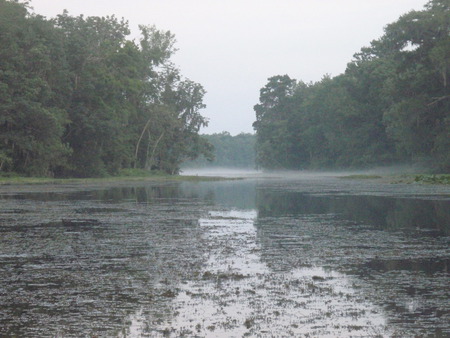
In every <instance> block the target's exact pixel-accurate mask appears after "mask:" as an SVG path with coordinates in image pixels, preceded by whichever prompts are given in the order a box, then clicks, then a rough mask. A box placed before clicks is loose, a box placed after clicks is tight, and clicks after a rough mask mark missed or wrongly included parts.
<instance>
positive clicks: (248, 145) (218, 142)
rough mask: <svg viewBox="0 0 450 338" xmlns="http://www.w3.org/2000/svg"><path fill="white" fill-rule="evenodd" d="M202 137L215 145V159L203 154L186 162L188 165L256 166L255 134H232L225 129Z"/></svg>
mask: <svg viewBox="0 0 450 338" xmlns="http://www.w3.org/2000/svg"><path fill="white" fill-rule="evenodd" d="M202 138H203V139H204V140H205V141H206V142H207V143H209V144H211V145H212V146H213V148H214V151H213V153H214V160H212V161H210V160H208V159H206V158H205V157H203V156H202V157H199V158H198V159H197V160H195V161H191V162H186V163H185V166H186V167H226V168H248V169H254V168H255V141H256V137H255V135H253V134H245V133H242V134H239V135H236V136H231V135H230V133H228V132H226V131H224V132H222V133H219V134H212V135H202Z"/></svg>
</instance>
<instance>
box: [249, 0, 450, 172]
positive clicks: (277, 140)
mask: <svg viewBox="0 0 450 338" xmlns="http://www.w3.org/2000/svg"><path fill="white" fill-rule="evenodd" d="M449 7H450V4H449V2H448V0H432V1H429V3H428V4H427V5H426V6H425V10H423V11H412V12H410V13H407V14H405V15H403V16H401V17H400V18H399V20H398V21H396V22H394V23H392V24H390V25H388V26H387V27H386V29H385V34H384V36H382V37H381V38H380V39H378V40H375V41H372V43H371V46H370V47H365V48H362V49H361V51H360V52H359V53H357V54H355V56H354V60H353V61H352V62H351V63H349V64H348V67H347V69H346V72H345V74H343V75H339V76H337V77H335V78H330V77H329V76H325V77H324V78H323V79H322V80H321V81H319V82H317V83H314V84H310V85H305V84H302V83H301V82H300V83H299V84H295V83H296V82H295V80H290V79H289V78H288V77H287V76H277V77H272V78H270V79H269V82H268V84H267V85H266V86H265V87H264V88H263V89H261V96H260V103H259V104H257V105H256V106H255V113H256V122H255V123H254V127H255V129H256V132H257V147H256V149H257V153H258V154H257V159H258V162H259V164H260V165H262V166H263V167H266V168H276V167H282V168H292V169H296V168H311V167H323V166H326V167H349V166H350V167H351V166H367V165H379V164H385V163H392V162H394V161H401V162H405V161H406V162H408V161H410V162H417V161H426V164H427V165H431V166H432V167H434V169H437V170H442V171H447V172H448V170H450V167H449V159H450V147H449V146H448V145H449V143H448V142H449V141H448V139H449V136H450V128H449V121H450V117H449V112H450V91H449V85H448V78H449V72H450V40H449V39H450V9H449ZM288 83H292V84H293V87H292V88H291V87H290V86H289V85H286V84H288Z"/></svg>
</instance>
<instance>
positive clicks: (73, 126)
mask: <svg viewBox="0 0 450 338" xmlns="http://www.w3.org/2000/svg"><path fill="white" fill-rule="evenodd" d="M140 32H141V37H140V41H139V42H135V41H133V40H129V39H127V36H128V35H129V34H130V30H129V27H128V23H127V22H126V21H124V20H123V19H122V20H118V19H117V18H116V17H114V16H111V17H84V16H82V15H81V16H77V17H73V16H70V15H69V14H68V13H67V12H66V11H65V12H64V13H62V14H61V15H58V16H57V17H56V18H54V19H46V18H44V17H42V16H40V15H35V14H32V13H30V11H29V10H28V7H27V4H26V2H24V3H20V2H18V1H6V0H0V173H9V172H15V173H18V174H22V175H34V176H103V175H106V174H115V173H117V172H119V171H120V170H121V169H123V168H145V169H148V170H160V171H164V172H168V173H171V174H173V173H176V172H177V171H178V169H179V166H180V164H181V163H182V161H183V160H184V159H186V158H195V157H197V156H198V155H199V154H205V155H206V156H209V155H208V154H209V152H210V147H209V146H208V145H207V144H206V143H205V142H204V140H203V139H201V138H200V137H199V135H198V131H199V129H200V127H201V126H205V125H206V124H207V120H206V119H205V118H204V117H202V116H201V115H200V113H199V110H200V109H202V108H203V107H204V104H203V101H202V100H203V95H204V93H205V91H204V89H203V87H202V86H201V85H200V84H198V83H195V82H192V81H190V80H187V79H184V78H183V77H182V76H181V74H180V71H179V70H178V69H177V68H176V67H175V66H174V65H173V64H172V63H171V61H170V58H171V56H172V54H173V53H174V52H175V48H174V43H175V38H174V36H173V35H172V34H171V33H170V32H165V31H160V30H157V29H156V28H155V27H153V26H140Z"/></svg>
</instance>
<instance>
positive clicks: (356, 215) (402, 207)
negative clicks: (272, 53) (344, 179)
mask: <svg viewBox="0 0 450 338" xmlns="http://www.w3.org/2000/svg"><path fill="white" fill-rule="evenodd" d="M257 205H258V211H259V213H260V215H261V216H286V215H300V214H304V215H308V214H335V215H338V216H339V217H342V218H343V219H347V220H351V221H359V222H363V223H365V224H370V225H373V226H375V227H377V228H380V229H415V228H426V229H433V230H437V231H439V232H442V233H446V234H447V233H450V203H449V201H445V200H419V199H406V198H393V197H380V196H351V195H346V196H312V195H308V194H304V193H297V192H274V191H259V193H258V194H257Z"/></svg>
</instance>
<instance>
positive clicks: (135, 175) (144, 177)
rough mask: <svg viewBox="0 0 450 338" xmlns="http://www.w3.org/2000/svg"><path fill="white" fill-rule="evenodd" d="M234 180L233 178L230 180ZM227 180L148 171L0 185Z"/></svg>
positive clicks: (0, 179) (6, 180)
mask: <svg viewBox="0 0 450 338" xmlns="http://www.w3.org/2000/svg"><path fill="white" fill-rule="evenodd" d="M232 179H235V178H232ZM221 180H229V178H224V177H212V176H211V177H210V176H207V177H206V176H181V175H168V174H164V173H160V172H158V173H149V172H148V171H143V172H138V171H134V170H133V171H132V172H124V173H122V172H121V173H120V175H118V176H109V177H101V178H51V177H21V176H9V177H4V176H0V185H31V184H32V185H37V184H97V183H99V184H101V183H114V182H128V181H131V182H138V181H191V182H203V181H221Z"/></svg>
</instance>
